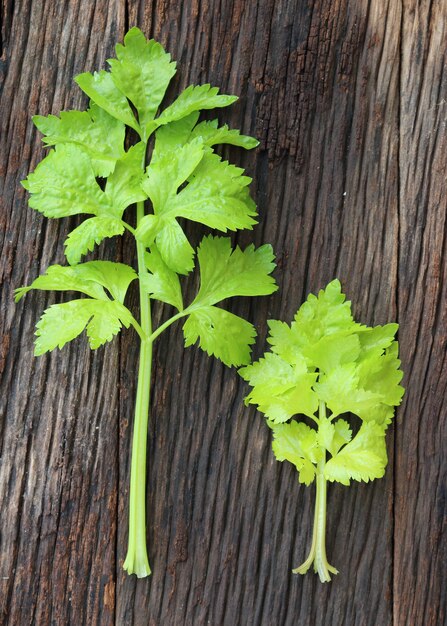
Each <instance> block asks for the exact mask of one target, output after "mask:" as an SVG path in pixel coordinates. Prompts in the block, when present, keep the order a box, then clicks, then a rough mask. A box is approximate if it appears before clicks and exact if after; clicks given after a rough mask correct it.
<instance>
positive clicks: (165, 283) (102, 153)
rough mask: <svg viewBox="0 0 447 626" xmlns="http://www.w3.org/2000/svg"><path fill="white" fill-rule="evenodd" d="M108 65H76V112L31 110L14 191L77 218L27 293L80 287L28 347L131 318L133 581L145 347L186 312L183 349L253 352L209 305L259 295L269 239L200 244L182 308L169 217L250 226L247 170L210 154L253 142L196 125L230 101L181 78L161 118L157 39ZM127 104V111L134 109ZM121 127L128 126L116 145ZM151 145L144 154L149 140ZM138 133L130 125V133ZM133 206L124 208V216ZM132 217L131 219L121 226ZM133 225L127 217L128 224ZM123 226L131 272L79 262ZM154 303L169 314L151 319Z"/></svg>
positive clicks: (142, 520) (58, 342) (130, 36)
mask: <svg viewBox="0 0 447 626" xmlns="http://www.w3.org/2000/svg"><path fill="white" fill-rule="evenodd" d="M116 55H117V58H116V59H111V60H109V65H110V68H111V69H110V71H109V72H108V71H101V72H99V73H94V74H90V73H85V74H81V75H80V76H77V77H76V82H77V83H78V85H79V86H80V87H81V89H82V90H83V91H84V92H85V93H86V94H87V95H88V96H89V97H90V104H89V108H88V110H87V111H63V112H62V113H61V114H60V117H56V116H54V115H49V116H48V117H43V116H39V115H38V116H35V117H34V118H33V120H34V123H35V125H36V126H37V128H38V129H39V130H40V131H41V132H42V133H43V135H44V139H43V141H44V143H45V144H46V145H47V146H54V149H52V150H50V152H49V154H48V155H47V156H46V157H45V158H44V160H43V161H42V162H41V163H40V164H39V165H38V166H37V168H36V170H35V172H34V173H32V174H30V175H29V176H28V178H27V180H26V181H24V182H23V186H24V187H25V189H27V190H28V191H29V192H30V194H31V196H30V200H29V204H30V206H31V207H32V208H34V209H36V210H37V211H40V212H41V213H43V214H44V215H45V216H46V217H54V218H59V217H67V216H70V215H76V214H88V215H89V217H88V218H87V219H86V220H84V221H83V222H82V223H81V224H80V225H79V226H77V227H76V228H75V229H74V230H73V231H72V232H71V233H70V234H69V235H68V237H67V239H66V241H65V255H66V257H67V261H68V263H69V266H61V265H53V266H51V267H49V268H48V269H47V272H46V273H45V274H44V275H42V276H39V277H38V278H36V280H35V281H34V282H33V283H32V284H31V285H30V286H29V287H22V288H20V289H17V290H16V294H15V297H16V301H18V300H20V298H22V296H23V295H25V293H27V292H28V291H29V290H30V289H43V290H57V291H78V292H80V293H82V294H84V296H87V297H83V298H81V299H76V300H71V301H69V302H65V303H63V304H54V305H52V306H50V307H49V308H48V309H47V310H46V311H45V312H44V314H43V316H42V317H41V319H40V321H39V322H38V324H37V331H36V337H37V338H36V343H35V354H36V355H41V354H44V353H46V352H48V351H50V350H53V349H54V348H56V347H59V348H62V346H64V345H65V344H66V343H67V342H68V341H71V340H72V339H74V338H75V337H77V336H78V335H80V334H81V333H82V332H83V331H84V329H86V331H87V336H88V339H89V342H90V347H91V348H93V349H96V348H98V347H99V346H102V345H103V344H104V343H106V342H107V341H110V340H111V339H112V338H113V337H114V335H116V334H117V333H118V332H119V331H120V329H121V327H122V326H125V327H126V328H128V327H129V326H133V328H134V329H135V330H136V331H137V333H138V335H139V337H140V340H141V350H140V363H139V369H138V387H137V397H136V406H135V423H134V434H133V444H132V464H131V480H130V502H129V542H128V551H127V556H126V559H125V562H124V568H125V569H126V570H127V571H128V573H129V574H132V573H135V574H136V575H137V576H138V577H144V576H148V575H149V574H150V573H151V570H150V567H149V561H148V556H147V547H146V440H147V426H148V414H149V404H150V383H151V365H152V343H153V341H154V340H155V339H156V338H157V337H158V336H159V335H160V334H161V333H162V332H163V331H164V330H166V329H167V328H168V327H169V326H170V325H171V324H173V323H174V322H175V321H177V320H179V319H184V320H185V321H184V325H183V333H184V337H185V347H186V346H189V345H192V344H194V343H196V341H198V342H199V345H200V347H201V348H202V349H203V350H205V351H206V352H207V353H208V354H209V355H214V356H216V357H217V358H219V359H220V360H221V361H222V362H223V363H225V364H226V365H228V366H232V365H234V366H239V365H243V364H246V363H249V361H250V352H251V345H252V344H253V342H254V338H255V335H256V331H255V329H254V327H253V326H252V324H250V323H249V322H247V321H246V320H244V319H242V318H241V317H238V316H237V315H233V314H232V313H229V312H228V311H225V310H224V309H222V308H220V307H217V306H216V304H218V303H219V302H221V301H222V300H225V299H226V298H231V297H233V296H255V295H267V294H270V293H272V292H273V291H275V290H276V288H277V287H276V285H275V281H274V279H273V278H272V277H271V276H270V274H271V272H272V271H273V269H274V266H275V264H274V256H273V251H272V248H271V246H269V245H264V246H261V247H260V248H258V249H256V250H255V248H254V247H253V245H250V246H248V247H247V248H246V249H245V250H241V249H240V248H239V247H236V248H235V249H232V247H231V242H230V240H229V239H228V238H225V237H213V236H207V237H205V238H204V239H202V242H201V243H200V245H199V247H198V250H197V260H198V265H199V268H200V288H199V291H198V293H197V295H196V297H195V298H194V300H193V301H192V302H191V303H190V304H189V305H188V306H185V305H184V302H183V294H182V288H181V284H180V280H179V276H181V275H186V274H188V273H189V272H190V271H191V270H193V269H194V267H195V256H196V251H195V250H194V249H193V248H192V246H191V245H190V243H189V241H188V239H187V237H186V235H185V233H184V232H183V229H182V227H181V225H180V224H179V222H178V218H184V219H189V220H192V221H194V222H199V223H202V224H204V225H206V226H209V227H211V228H215V229H217V230H220V231H222V232H224V233H225V232H227V231H228V230H230V231H235V230H239V229H245V228H247V229H252V228H253V225H254V224H255V223H256V220H255V217H256V206H255V203H254V202H253V200H252V199H251V197H250V194H249V191H248V185H249V183H250V182H251V179H250V178H249V177H248V176H244V171H243V170H242V169H241V168H238V167H235V166H234V165H230V164H229V163H228V162H226V161H223V160H222V159H221V157H220V156H218V155H217V154H215V153H214V150H213V146H215V145H216V144H224V143H227V144H232V145H234V146H240V147H242V148H246V149H250V148H254V147H255V146H256V145H257V144H258V142H257V141H256V140H255V139H253V138H252V137H247V136H245V135H241V134H240V133H239V131H237V130H229V129H228V127H227V126H226V125H224V126H221V127H219V126H218V122H217V120H213V121H204V122H199V121H198V120H199V113H200V111H201V110H203V109H213V108H216V107H226V106H228V105H230V104H232V103H233V102H234V101H235V100H237V98H236V97H235V96H228V95H220V94H219V93H218V92H219V90H218V89H217V88H215V87H210V85H200V86H190V87H188V88H187V89H185V91H184V92H183V93H181V94H180V96H179V97H178V98H177V99H176V100H174V102H173V103H172V104H170V105H169V106H167V107H166V108H165V109H164V110H163V111H162V112H160V113H159V108H160V104H161V102H162V100H163V98H164V94H165V91H166V89H167V87H168V84H169V82H170V80H171V78H172V76H173V75H174V74H175V63H172V62H171V59H170V55H169V54H167V53H166V52H165V51H164V50H163V48H162V46H161V45H160V44H158V43H156V42H155V41H153V40H151V41H147V40H146V38H145V37H144V35H143V33H142V32H141V31H140V30H139V29H138V28H132V29H131V30H130V31H129V32H128V33H127V35H126V36H125V38H124V45H121V44H118V45H117V47H116ZM131 105H133V106H131ZM126 126H127V127H130V128H131V129H133V131H136V133H137V135H138V139H137V141H136V142H135V143H134V145H131V146H130V148H129V149H128V150H127V151H126V150H125V148H124V139H125V135H126ZM154 133H155V141H154V145H153V149H152V151H151V158H150V161H148V158H147V153H148V152H150V151H148V140H149V138H150V137H151V136H152V135H153V134H154ZM133 136H134V137H135V133H134V134H133ZM131 205H136V212H135V214H134V215H132V213H130V214H129V218H130V220H129V218H126V220H125V219H124V211H125V210H126V209H127V208H128V207H130V206H131ZM128 220H129V221H128ZM129 222H131V223H129ZM125 230H127V231H129V232H130V233H131V234H132V236H133V237H134V238H135V244H136V251H137V259H138V268H137V270H138V271H137V272H136V271H135V270H134V269H133V268H132V267H130V266H128V265H125V264H123V263H112V262H110V261H88V262H85V263H80V261H81V258H82V257H83V256H84V255H85V254H87V253H88V252H89V251H92V250H93V249H94V247H95V245H97V244H100V243H101V242H102V241H103V240H104V239H105V238H106V237H114V236H116V235H122V234H123V233H124V231H125ZM135 280H136V281H138V286H139V295H140V319H139V320H137V319H136V318H135V317H134V315H133V314H132V313H131V311H130V310H129V309H128V308H127V307H126V306H125V305H124V300H125V297H126V293H127V290H128V287H129V285H130V284H131V283H132V281H135ZM151 300H159V301H161V302H164V303H166V304H168V305H170V306H172V307H174V308H175V309H176V311H177V312H176V313H175V314H174V315H172V317H170V318H169V319H168V320H167V321H165V322H164V323H163V324H161V325H160V326H159V327H158V328H156V329H153V328H152V319H151Z"/></svg>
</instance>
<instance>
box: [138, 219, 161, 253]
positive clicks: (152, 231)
mask: <svg viewBox="0 0 447 626" xmlns="http://www.w3.org/2000/svg"><path fill="white" fill-rule="evenodd" d="M162 228H163V224H162V223H161V222H160V219H159V218H158V217H157V216H156V215H152V214H149V215H145V216H144V217H142V218H141V220H140V221H139V224H138V227H137V229H136V231H135V237H136V238H137V239H138V241H141V243H144V245H145V246H146V248H149V246H151V245H152V243H153V241H154V239H155V237H156V236H157V233H158V232H159V231H160V230H161V229H162Z"/></svg>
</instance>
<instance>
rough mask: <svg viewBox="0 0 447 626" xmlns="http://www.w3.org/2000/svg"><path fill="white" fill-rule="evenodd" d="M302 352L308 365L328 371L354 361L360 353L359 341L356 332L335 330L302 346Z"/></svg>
mask: <svg viewBox="0 0 447 626" xmlns="http://www.w3.org/2000/svg"><path fill="white" fill-rule="evenodd" d="M302 354H303V355H304V357H305V358H306V361H307V363H308V365H309V367H317V368H318V369H319V370H320V371H322V372H330V371H331V370H333V369H334V368H338V367H339V366H340V365H343V364H344V363H352V362H353V361H355V360H356V359H357V358H358V356H359V354H360V342H359V338H358V336H357V335H356V334H353V335H347V334H346V332H345V331H341V332H336V333H332V334H330V335H326V336H324V337H322V338H321V339H320V340H319V341H317V342H316V343H314V344H310V345H307V346H304V347H303V349H302Z"/></svg>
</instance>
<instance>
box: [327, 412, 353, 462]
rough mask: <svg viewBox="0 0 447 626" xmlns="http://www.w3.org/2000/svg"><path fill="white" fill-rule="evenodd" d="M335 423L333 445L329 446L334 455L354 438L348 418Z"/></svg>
mask: <svg viewBox="0 0 447 626" xmlns="http://www.w3.org/2000/svg"><path fill="white" fill-rule="evenodd" d="M333 425H334V437H333V439H332V442H331V447H330V448H328V450H329V452H330V453H331V454H332V456H335V455H336V454H337V452H338V451H339V450H340V448H341V447H342V446H344V445H345V443H348V442H349V441H351V439H352V430H351V427H350V426H349V424H348V422H347V421H346V420H342V419H338V420H335V421H334V422H333Z"/></svg>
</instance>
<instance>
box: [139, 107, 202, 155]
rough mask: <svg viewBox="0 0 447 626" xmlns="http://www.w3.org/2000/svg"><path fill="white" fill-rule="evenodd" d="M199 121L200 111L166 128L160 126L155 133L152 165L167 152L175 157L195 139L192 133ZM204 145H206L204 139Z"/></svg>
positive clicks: (167, 125)
mask: <svg viewBox="0 0 447 626" xmlns="http://www.w3.org/2000/svg"><path fill="white" fill-rule="evenodd" d="M198 119H199V113H198V111H194V113H191V114H190V115H187V116H186V117H183V118H182V119H180V120H177V121H175V122H171V123H170V124H166V125H165V126H160V128H159V129H158V130H157V132H156V133H155V146H154V151H153V152H152V159H151V165H153V164H154V163H156V161H157V160H158V159H159V158H160V156H162V155H164V154H166V153H167V152H170V153H173V154H174V155H175V152H176V150H177V149H178V148H182V147H183V146H184V145H185V144H187V143H188V141H189V140H190V139H193V137H191V131H192V129H193V128H194V126H195V125H196V123H197V120H198ZM202 143H204V142H203V139H202Z"/></svg>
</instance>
